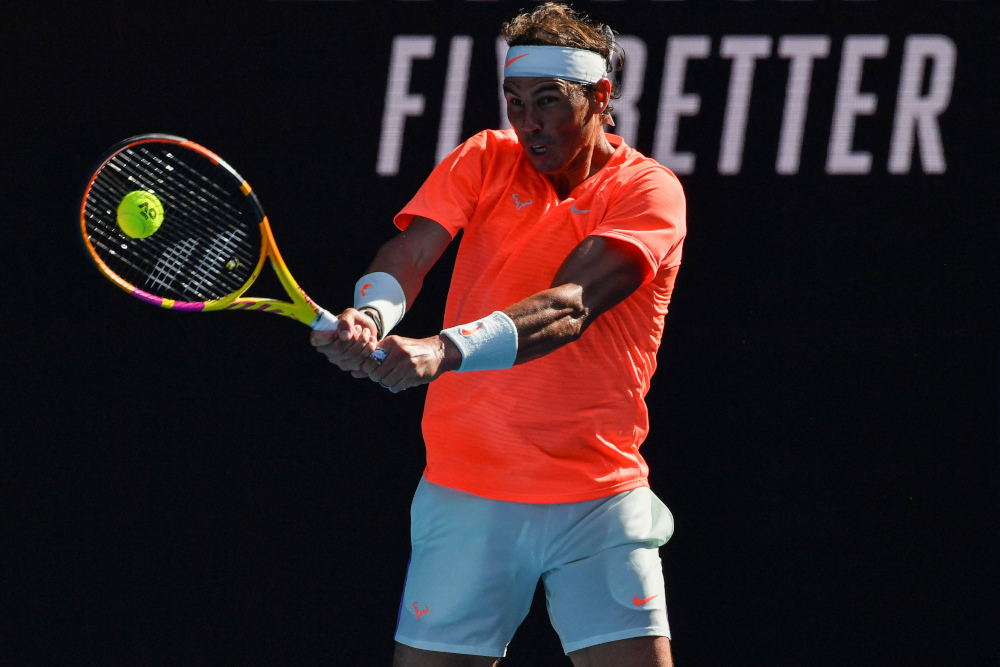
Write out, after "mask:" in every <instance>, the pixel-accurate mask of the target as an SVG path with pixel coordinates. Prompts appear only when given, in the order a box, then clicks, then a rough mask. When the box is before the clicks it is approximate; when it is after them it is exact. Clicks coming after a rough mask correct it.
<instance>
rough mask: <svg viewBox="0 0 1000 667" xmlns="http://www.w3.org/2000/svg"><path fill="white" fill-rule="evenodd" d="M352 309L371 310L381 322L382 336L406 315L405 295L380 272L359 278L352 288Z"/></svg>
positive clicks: (389, 278) (399, 287)
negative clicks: (375, 311)
mask: <svg viewBox="0 0 1000 667" xmlns="http://www.w3.org/2000/svg"><path fill="white" fill-rule="evenodd" d="M354 308H355V310H361V309H362V308H372V309H374V310H377V311H378V314H379V317H380V318H381V320H382V336H383V337H384V336H388V335H389V331H390V330H392V328H393V327H394V326H396V325H397V324H399V321H400V320H402V319H403V314H404V313H406V294H404V293H403V286H402V285H400V284H399V281H398V280H396V279H395V278H393V277H392V276H391V275H390V274H388V273H384V272H382V271H377V272H375V273H369V274H367V275H364V276H361V280H359V281H358V282H357V284H356V285H355V286H354Z"/></svg>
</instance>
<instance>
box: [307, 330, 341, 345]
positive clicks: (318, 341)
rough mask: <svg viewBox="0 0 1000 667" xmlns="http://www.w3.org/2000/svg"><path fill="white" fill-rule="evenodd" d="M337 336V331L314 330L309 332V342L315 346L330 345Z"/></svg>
mask: <svg viewBox="0 0 1000 667" xmlns="http://www.w3.org/2000/svg"><path fill="white" fill-rule="evenodd" d="M336 336H337V332H336V331H313V332H312V333H310V334H309V342H310V343H311V344H312V346H313V347H323V346H326V345H329V344H330V343H331V341H333V339H334V337H336Z"/></svg>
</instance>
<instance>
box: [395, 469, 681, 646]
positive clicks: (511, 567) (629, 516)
mask: <svg viewBox="0 0 1000 667" xmlns="http://www.w3.org/2000/svg"><path fill="white" fill-rule="evenodd" d="M410 517H411V529H410V537H411V541H412V546H413V551H412V553H411V556H410V565H409V568H408V570H407V574H406V585H405V587H404V590H403V598H402V601H401V603H400V609H399V621H398V624H397V626H396V641H398V642H400V643H401V644H406V645H407V646H412V647H414V648H420V649H427V650H431V651H443V652H446V653H464V654H468V655H483V656H495V657H502V656H504V655H505V654H506V651H507V644H508V643H509V642H510V640H511V638H513V636H514V631H515V630H516V629H517V626H519V625H520V624H521V621H523V620H524V617H525V616H526V615H527V613H528V609H529V608H530V606H531V599H532V597H533V596H534V593H535V587H536V586H537V584H538V580H539V578H541V579H542V581H543V582H544V584H545V593H546V602H547V606H548V611H549V618H550V619H551V621H552V626H553V627H554V628H555V630H556V632H557V633H558V634H559V639H560V640H561V641H562V647H563V651H565V652H566V653H569V652H571V651H576V650H578V649H582V648H586V647H588V646H593V645H595V644H603V643H605V642H609V641H614V640H618V639H627V638H630V637H646V636H664V637H669V636H670V626H669V624H668V622H667V606H666V601H665V599H664V585H663V571H662V568H661V564H660V556H659V552H658V551H657V549H658V548H659V547H660V546H661V545H663V544H664V543H665V542H666V541H667V540H668V539H670V536H671V534H672V533H673V527H674V521H673V517H672V516H671V514H670V511H669V510H668V509H667V507H666V506H665V505H664V504H663V503H662V502H660V500H659V499H658V498H657V497H656V496H655V495H654V494H653V492H652V491H650V490H649V489H648V488H646V487H642V488H638V489H633V490H631V491H626V492H623V493H619V494H617V495H614V496H609V497H607V498H598V499H596V500H588V501H584V502H577V503H559V504H534V503H512V502H505V501H500V500H490V499H488V498H481V497H479V496H475V495H472V494H469V493H465V492H463V491H456V490H454V489H450V488H447V487H443V486H439V485H436V484H432V483H430V482H428V481H427V480H425V479H421V480H420V484H419V486H418V487H417V492H416V495H414V497H413V505H412V507H411V512H410Z"/></svg>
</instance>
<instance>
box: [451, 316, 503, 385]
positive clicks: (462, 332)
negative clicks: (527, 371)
mask: <svg viewBox="0 0 1000 667" xmlns="http://www.w3.org/2000/svg"><path fill="white" fill-rule="evenodd" d="M441 335H442V336H447V337H448V338H449V339H450V340H451V342H453V343H455V345H456V346H457V347H458V349H459V351H460V352H461V353H462V365H461V366H459V367H458V370H457V371H455V372H456V373H464V372H466V371H492V370H503V369H505V368H510V367H511V366H513V365H514V361H515V360H516V359H517V327H516V326H514V320H512V319H510V318H509V317H507V315H506V314H505V313H502V312H500V311H499V310H498V311H496V312H494V313H493V314H492V315H490V316H489V317H484V318H483V319H481V320H477V321H476V322H472V323H471V324H466V325H463V326H457V327H452V328H450V329H445V330H444V331H442V332H441Z"/></svg>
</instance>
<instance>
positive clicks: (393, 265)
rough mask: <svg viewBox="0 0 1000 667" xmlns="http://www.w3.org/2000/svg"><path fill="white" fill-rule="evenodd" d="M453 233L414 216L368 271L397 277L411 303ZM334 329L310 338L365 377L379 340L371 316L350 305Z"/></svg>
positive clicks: (343, 366)
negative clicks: (363, 368) (365, 364)
mask: <svg viewBox="0 0 1000 667" xmlns="http://www.w3.org/2000/svg"><path fill="white" fill-rule="evenodd" d="M449 243H451V234H449V233H448V231H447V230H446V229H445V228H444V227H442V226H441V225H440V224H438V223H436V222H434V221H433V220H431V219H429V218H423V217H420V216H414V218H413V220H412V221H411V222H410V224H409V225H408V226H407V228H406V229H405V230H404V231H402V232H400V233H399V234H397V235H396V236H394V237H393V238H392V239H390V240H389V241H387V242H386V243H385V244H384V245H383V246H382V247H381V248H379V251H378V253H377V254H376V255H375V259H374V260H373V261H372V263H371V265H370V266H369V267H368V271H367V272H366V273H374V272H376V271H382V272H385V273H388V274H390V275H391V276H392V277H393V278H395V279H396V280H397V281H398V282H399V284H400V286H401V287H402V288H403V293H404V294H405V295H406V303H407V305H408V306H411V305H412V304H413V302H414V301H415V300H416V298H417V295H418V294H419V293H420V288H421V287H423V284H424V277H426V275H427V272H428V271H430V270H431V267H433V266H434V264H435V263H437V261H438V260H439V259H440V258H441V255H442V254H443V253H444V251H445V249H446V248H447V247H448V244H449ZM337 318H338V320H339V322H338V324H337V329H336V330H334V331H313V332H312V334H311V335H310V342H311V343H312V345H313V347H315V348H316V350H317V351H318V352H320V353H321V354H324V355H326V357H327V359H328V360H329V361H330V363H332V364H334V365H336V366H337V367H338V368H340V369H341V370H345V371H352V372H353V373H352V374H354V375H355V376H356V377H365V376H366V374H365V373H363V372H361V371H360V370H359V369H360V367H361V363H362V362H363V361H364V360H365V359H367V358H368V355H369V354H371V353H372V351H374V349H375V345H376V344H377V343H378V340H376V339H377V337H378V336H377V330H376V328H375V326H374V324H373V322H372V320H371V319H370V317H369V316H367V315H364V314H362V313H359V312H358V311H357V310H355V309H354V308H348V309H347V310H345V311H344V312H343V313H341V314H340V315H338V316H337Z"/></svg>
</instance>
